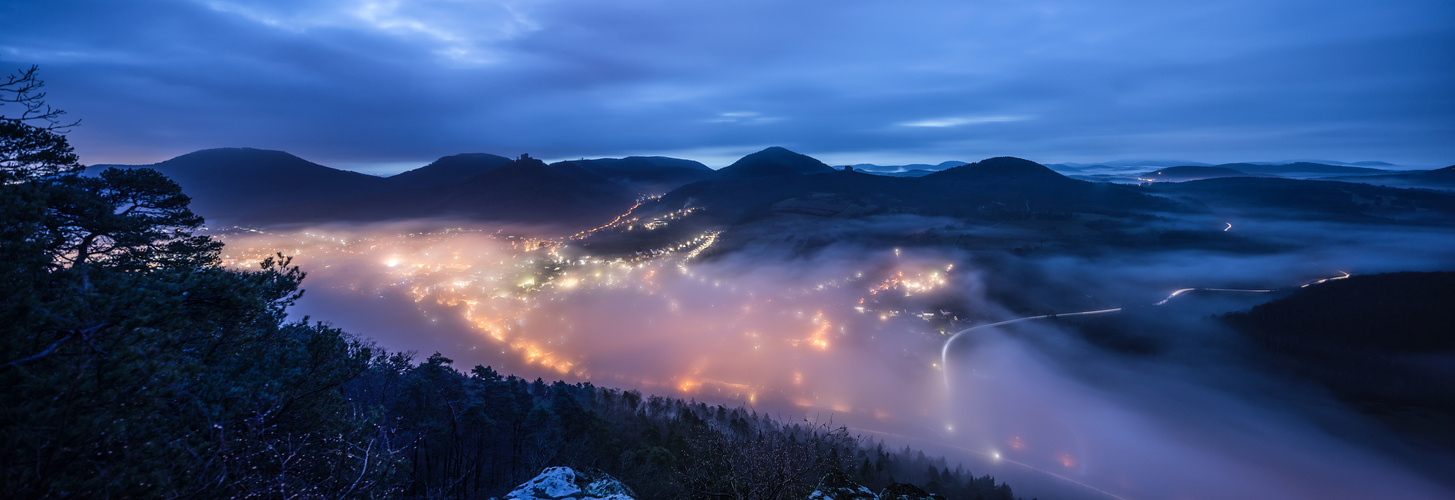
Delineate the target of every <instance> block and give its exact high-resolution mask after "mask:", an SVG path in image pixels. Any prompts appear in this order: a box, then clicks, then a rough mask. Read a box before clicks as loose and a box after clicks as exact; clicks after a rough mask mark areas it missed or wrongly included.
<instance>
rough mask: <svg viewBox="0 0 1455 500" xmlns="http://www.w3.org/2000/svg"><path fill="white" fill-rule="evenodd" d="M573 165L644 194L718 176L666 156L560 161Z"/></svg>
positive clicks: (712, 171) (705, 167)
mask: <svg viewBox="0 0 1455 500" xmlns="http://www.w3.org/2000/svg"><path fill="white" fill-rule="evenodd" d="M563 164H570V165H572V166H574V168H580V169H582V170H584V171H587V172H591V173H592V174H595V175H597V176H600V177H602V178H605V179H609V180H611V181H613V182H616V183H618V184H622V185H624V186H628V187H630V188H632V189H634V190H635V191H637V192H641V193H665V192H667V191H670V190H672V189H676V188H677V187H679V186H682V185H684V184H688V183H692V182H697V181H700V180H704V179H707V178H710V177H713V176H714V175H716V172H715V171H714V170H713V169H711V168H708V167H707V165H703V164H701V163H698V162H696V161H692V160H683V159H680V158H669V157H665V156H628V157H626V158H600V159H593V160H571V161H564V162H557V163H556V164H554V165H553V166H560V165H563Z"/></svg>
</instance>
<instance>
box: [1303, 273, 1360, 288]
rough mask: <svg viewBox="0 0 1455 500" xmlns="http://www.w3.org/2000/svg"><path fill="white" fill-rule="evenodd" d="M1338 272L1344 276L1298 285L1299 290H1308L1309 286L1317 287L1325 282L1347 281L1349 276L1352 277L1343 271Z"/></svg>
mask: <svg viewBox="0 0 1455 500" xmlns="http://www.w3.org/2000/svg"><path fill="white" fill-rule="evenodd" d="M1339 272H1341V273H1344V275H1343V276H1335V277H1332V278H1324V279H1321V280H1318V281H1313V282H1309V283H1304V284H1303V285H1300V286H1299V288H1308V287H1309V285H1317V284H1319V283H1324V282H1327V281H1335V280H1342V279H1348V278H1349V276H1352V275H1351V274H1349V273H1347V272H1344V271H1339Z"/></svg>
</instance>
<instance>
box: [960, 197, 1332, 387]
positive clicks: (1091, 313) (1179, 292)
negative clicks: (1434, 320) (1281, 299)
mask: <svg viewBox="0 0 1455 500" xmlns="http://www.w3.org/2000/svg"><path fill="white" fill-rule="evenodd" d="M1228 227H1232V224H1229V225H1228ZM1340 273H1341V274H1343V276H1335V277H1332V278H1324V279H1320V280H1315V281H1310V282H1308V283H1304V284H1302V285H1299V288H1306V287H1308V286H1309V285H1317V284H1319V283H1324V282H1327V281H1334V280H1341V279H1345V278H1348V277H1349V276H1351V275H1350V274H1349V273H1347V272H1343V271H1340ZM1197 291H1203V292H1237V293H1272V292H1274V291H1276V290H1244V289H1237V288H1183V289H1181V290H1177V291H1175V292H1172V294H1171V295H1168V296H1167V298H1165V299H1162V300H1159V301H1157V302H1155V303H1153V304H1152V305H1154V306H1160V305H1163V304H1166V303H1167V301H1169V300H1172V299H1173V298H1176V297H1177V296H1179V295H1182V294H1184V293H1187V292H1197ZM1121 310H1122V308H1120V307H1117V308H1113V309H1099V310H1096V311H1078V312H1069V313H1057V314H1042V315H1040V316H1026V317H1024V318H1015V319H1008V320H1005V321H997V322H995V323H986V324H983V325H975V326H972V327H970V328H966V329H964V330H960V331H958V332H955V334H954V335H951V336H950V338H949V339H947V340H945V345H944V346H942V347H941V348H940V371H941V372H942V373H943V374H944V377H945V389H946V390H949V388H950V344H953V343H954V342H955V339H958V338H960V336H961V335H964V334H967V333H970V332H973V331H975V330H980V329H983V328H995V327H998V326H1005V325H1009V324H1012V323H1020V322H1022V321H1032V320H1038V319H1048V318H1063V317H1070V316H1094V315H1098V314H1112V313H1117V312H1121Z"/></svg>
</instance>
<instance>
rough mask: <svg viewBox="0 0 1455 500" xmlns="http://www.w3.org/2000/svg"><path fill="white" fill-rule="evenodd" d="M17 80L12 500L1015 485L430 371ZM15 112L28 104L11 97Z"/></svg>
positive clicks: (2, 371) (745, 426)
mask: <svg viewBox="0 0 1455 500" xmlns="http://www.w3.org/2000/svg"><path fill="white" fill-rule="evenodd" d="M34 77H35V73H34V68H32V69H31V70H30V71H28V72H22V73H20V74H18V75H13V76H12V77H10V79H9V80H8V82H7V81H0V90H3V91H5V92H4V93H3V97H4V98H5V100H4V101H3V102H0V104H6V105H9V106H19V107H20V108H21V109H23V112H20V113H19V114H11V115H0V242H3V245H0V263H3V265H4V268H3V273H0V387H3V390H0V484H3V485H5V487H6V491H5V492H4V494H5V495H6V496H7V497H10V498H52V497H79V498H138V497H207V498H212V497H243V496H247V497H280V498H281V497H307V498H325V497H408V498H445V497H448V498H488V497H491V496H498V495H501V494H503V493H505V492H507V491H509V489H510V488H511V487H513V486H515V485H516V484H519V483H520V482H522V481H524V480H526V479H529V478H531V477H532V476H534V475H536V474H537V473H538V472H540V470H541V469H542V468H544V467H546V466H552V465H569V466H574V467H590V468H597V469H600V470H603V471H605V472H608V473H610V474H612V475H614V476H616V477H618V478H620V479H622V480H623V481H624V482H625V483H627V484H629V485H630V486H631V487H632V488H633V489H634V490H635V491H637V492H638V494H640V495H641V496H642V497H643V498H765V499H766V498H804V497H806V496H807V494H808V493H809V492H810V491H811V490H812V488H813V486H814V485H815V484H816V483H817V482H818V480H819V478H820V477H822V476H823V475H824V474H826V473H829V472H839V473H842V474H844V475H846V476H847V477H849V478H851V479H853V480H855V481H858V482H861V483H862V484H864V485H866V486H869V487H871V488H874V489H876V490H877V489H880V488H883V487H885V486H887V485H889V484H890V483H891V482H912V483H915V484H918V485H921V486H923V487H924V488H925V489H926V490H929V491H930V492H938V493H942V494H944V495H947V496H948V497H950V498H965V499H976V498H987V499H991V498H994V499H1009V498H1012V495H1011V491H1010V488H1009V487H1008V486H1006V485H1005V484H999V485H997V484H996V483H995V481H994V480H993V479H992V478H990V477H989V476H982V477H979V478H976V477H973V476H972V475H971V474H970V473H968V472H966V471H964V470H961V469H959V468H955V469H953V470H952V469H950V468H949V466H948V465H947V464H946V463H945V462H944V461H943V459H931V458H929V457H926V456H925V455H924V454H923V453H918V452H913V451H910V450H908V449H905V450H897V451H895V450H885V449H884V448H883V446H882V445H879V444H874V443H866V442H863V441H860V440H859V439H858V438H855V437H853V436H850V435H849V434H848V433H847V431H845V430H844V429H842V428H840V429H835V428H833V427H831V425H829V424H826V423H808V422H805V423H799V424H785V423H781V422H776V421H774V420H773V419H770V418H768V417H766V416H764V415H758V414H755V413H751V412H746V411H744V410H742V409H728V408H724V407H721V406H716V407H711V406H707V405H705V404H701V403H688V402H683V401H681V400H675V399H664V398H660V397H644V396H642V395H641V394H639V393H636V392H622V391H617V390H611V389H602V388H597V387H593V386H592V385H590V384H576V385H570V384H566V383H563V382H555V383H551V384H547V383H545V382H544V381H542V380H540V379H537V380H535V381H533V382H528V381H526V380H523V379H520V378H516V377H514V376H503V375H501V374H499V373H496V372H495V371H493V370H491V369H490V368H488V367H479V366H477V367H474V368H473V369H471V370H470V371H469V373H468V374H465V373H461V372H460V371H458V370H456V369H455V368H453V367H452V366H451V364H450V360H448V359H447V358H445V357H444V356H441V355H439V354H435V355H433V356H430V357H428V358H427V359H426V360H424V361H423V362H419V363H415V362H414V361H413V360H411V358H410V356H409V355H407V354H401V353H387V352H384V351H383V350H381V349H378V348H376V347H374V346H373V345H372V344H371V343H370V342H368V341H367V340H364V339H359V338H356V337H353V336H351V335H349V334H347V333H346V332H343V331H340V330H338V329H335V328H331V327H329V326H327V325H326V324H323V323H317V322H310V321H309V320H308V319H307V318H305V319H304V320H301V321H289V320H288V319H287V317H286V310H287V308H288V307H289V306H290V305H291V304H292V303H293V302H294V301H295V300H296V299H297V298H298V297H299V295H300V294H301V293H302V292H301V289H300V288H299V287H300V283H301V281H302V279H303V277H304V273H303V272H302V271H301V270H299V269H298V268H297V267H293V266H291V265H290V263H289V260H288V259H287V258H286V257H284V256H281V255H280V256H278V257H277V258H276V259H270V260H268V261H265V262H263V263H262V265H261V267H260V268H259V269H257V270H254V271H236V270H230V269H225V268H223V267H221V266H220V264H219V261H218V252H219V250H220V249H221V244H220V243H218V242H215V241H213V240H211V239H210V238H208V237H206V236H199V235H195V234H194V231H195V230H197V228H199V227H200V225H201V224H202V219H201V218H200V217H198V216H196V215H195V214H193V213H192V212H191V211H190V210H189V209H188V203H189V199H188V197H187V196H186V195H184V194H183V193H182V191H181V188H180V187H178V185H177V184H176V183H174V182H172V181H171V180H169V179H167V178H166V177H164V176H162V175H161V174H158V173H157V172H155V171H153V170H149V169H131V170H118V169H112V170H107V171H105V172H103V173H101V174H100V175H99V176H96V177H82V176H79V175H77V173H78V172H79V170H80V169H81V166H80V165H79V162H78V159H77V157H76V156H75V154H74V153H73V152H72V150H71V147H70V146H69V145H68V144H67V142H66V139H65V137H64V132H65V129H66V124H65V123H63V122H60V121H58V120H57V119H58V117H59V116H60V113H59V112H56V111H53V110H51V109H50V108H47V107H45V106H44V105H43V103H42V102H41V98H42V97H43V95H44V94H41V93H39V92H38V90H39V81H38V80H35V78H34ZM11 109H14V108H11Z"/></svg>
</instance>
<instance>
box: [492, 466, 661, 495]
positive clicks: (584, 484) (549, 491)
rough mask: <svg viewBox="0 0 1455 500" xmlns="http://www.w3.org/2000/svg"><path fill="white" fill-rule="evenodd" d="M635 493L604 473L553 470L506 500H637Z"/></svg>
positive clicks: (518, 488) (569, 469)
mask: <svg viewBox="0 0 1455 500" xmlns="http://www.w3.org/2000/svg"><path fill="white" fill-rule="evenodd" d="M635 497H636V494H635V493H632V491H631V489H630V488H627V487H626V485H624V484H621V481H617V480H616V478H613V477H611V476H609V475H607V474H606V473H604V472H600V471H594V470H582V471H577V470H575V469H572V468H570V467H551V468H548V469H546V470H544V471H541V474H540V475H539V476H536V477H535V478H534V479H531V480H530V481H526V482H525V483H522V484H521V485H520V486H516V487H515V490H513V491H511V492H510V493H509V494H507V495H505V498H504V500H566V499H570V500H634V498H635Z"/></svg>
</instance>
